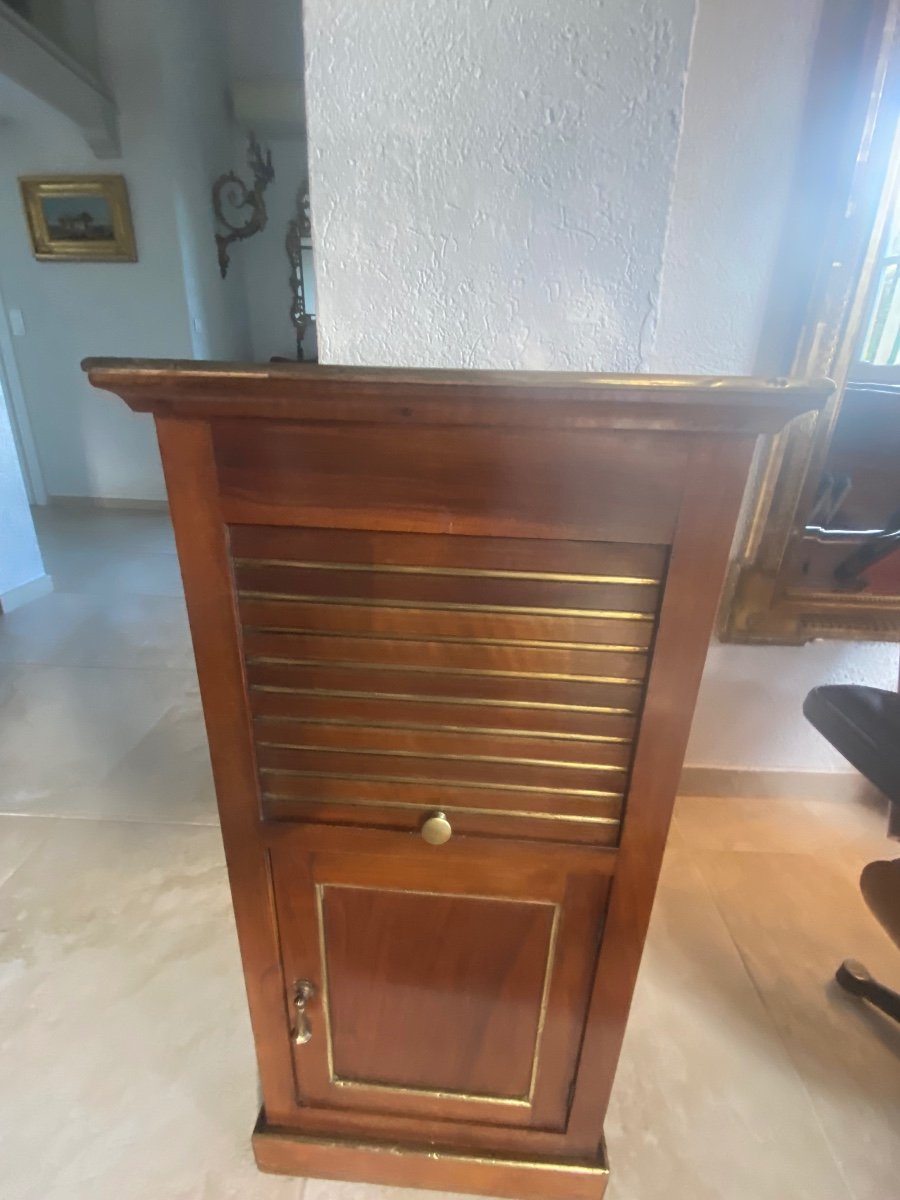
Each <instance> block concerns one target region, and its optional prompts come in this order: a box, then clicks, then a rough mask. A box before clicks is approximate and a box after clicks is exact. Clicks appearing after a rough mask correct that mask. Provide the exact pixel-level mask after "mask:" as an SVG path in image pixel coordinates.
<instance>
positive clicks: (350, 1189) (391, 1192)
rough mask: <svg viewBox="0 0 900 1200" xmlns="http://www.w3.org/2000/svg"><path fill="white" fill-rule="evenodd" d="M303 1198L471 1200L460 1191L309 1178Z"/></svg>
mask: <svg viewBox="0 0 900 1200" xmlns="http://www.w3.org/2000/svg"><path fill="white" fill-rule="evenodd" d="M303 1200H471V1198H470V1197H468V1196H466V1197H464V1196H462V1195H460V1193H458V1192H439V1191H431V1190H427V1189H425V1188H399V1187H383V1186H382V1185H381V1184H373V1183H346V1182H342V1181H338V1180H334V1179H308V1180H307V1181H306V1190H305V1191H304V1193H303Z"/></svg>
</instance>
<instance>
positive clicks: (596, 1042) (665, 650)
mask: <svg viewBox="0 0 900 1200" xmlns="http://www.w3.org/2000/svg"><path fill="white" fill-rule="evenodd" d="M753 447H754V439H753V438H749V437H748V438H740V439H729V440H727V441H725V440H723V439H718V438H713V437H703V438H697V439H696V441H695V442H694V445H693V449H692V452H691V457H690V460H689V462H688V470H687V475H686V481H685V489H684V494H683V497H682V502H681V506H680V510H679V514H678V525H677V529H676V535H675V541H674V544H673V546H672V555H671V559H670V565H669V575H668V580H667V586H666V590H665V593H664V596H663V603H662V609H661V612H660V620H659V626H658V629H657V635H656V644H655V648H654V654H653V662H652V666H651V669H650V677H649V681H648V686H647V695H646V700H645V704H644V711H643V714H642V719H641V724H640V729H639V733H638V740H637V745H636V750H635V758H634V764H633V767H632V777H631V789H630V792H629V796H628V802H627V805H626V811H625V816H624V821H623V828H622V837H621V840H620V848H619V854H618V859H617V863H616V872H615V875H614V878H613V883H612V889H611V894H610V902H609V910H608V914H607V922H606V930H605V933H604V938H603V943H602V946H601V950H600V958H599V961H598V965H597V975H596V980H595V984H594V992H593V996H592V999H591V1006H590V1009H589V1013H588V1021H587V1026H586V1030H585V1039H584V1043H583V1046H582V1055H581V1060H580V1064H579V1074H578V1083H577V1086H576V1091H575V1096H574V1101H573V1105H572V1110H571V1116H570V1121H569V1129H568V1132H569V1137H570V1145H571V1146H572V1147H573V1149H578V1148H582V1149H584V1150H588V1149H589V1148H590V1147H594V1148H596V1146H597V1145H598V1144H599V1141H600V1138H601V1131H602V1127H603V1118H604V1116H605V1114H606V1109H607V1105H608V1104H609V1095H610V1091H611V1089H612V1084H613V1078H614V1075H615V1069H616V1064H617V1062H618V1058H619V1053H620V1051H621V1048H622V1039H623V1037H624V1034H625V1023H626V1020H627V1018H628V1011H629V1008H630V1006H631V997H632V992H633V991H634V985H635V982H636V980H637V973H638V967H639V966H640V961H641V954H642V952H643V948H644V940H645V938H646V936H647V927H648V924H649V921H650V912H651V909H652V907H653V899H654V896H655V894H656V884H657V880H658V878H659V871H660V867H661V865H662V857H663V851H664V850H665V845H666V837H667V835H668V830H669V823H670V820H671V816H672V807H673V805H674V802H675V792H676V789H677V787H678V779H679V775H680V772H681V766H682V762H683V760H684V753H685V749H686V747H687V739H688V734H689V732H690V727H691V720H692V717H693V712H694V704H695V701H696V698H697V691H698V688H699V686H700V676H701V674H702V672H703V664H704V661H705V656H706V649H707V646H708V643H709V638H710V634H711V632H712V626H713V621H714V619H715V613H716V607H717V604H718V600H719V593H720V591H721V588H722V583H723V580H724V576H725V570H726V567H727V564H728V552H729V549H730V547H731V542H732V538H733V535H734V528H735V525H736V523H737V517H738V511H739V509H740V504H741V500H742V498H743V494H744V488H745V485H746V480H747V473H748V471H749V467H750V460H751V456H752V453H753Z"/></svg>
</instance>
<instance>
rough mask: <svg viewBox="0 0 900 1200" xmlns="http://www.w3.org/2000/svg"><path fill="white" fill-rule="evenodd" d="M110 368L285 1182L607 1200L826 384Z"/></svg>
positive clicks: (268, 1163)
mask: <svg viewBox="0 0 900 1200" xmlns="http://www.w3.org/2000/svg"><path fill="white" fill-rule="evenodd" d="M86 368H87V370H88V372H89V374H90V378H91V380H92V381H93V382H94V383H95V384H96V385H97V386H98V387H102V388H107V389H109V390H111V391H114V392H117V393H118V394H119V395H121V396H122V397H123V398H124V399H125V400H126V401H127V402H128V403H129V405H130V406H131V407H132V408H133V409H135V410H137V411H142V412H148V411H149V412H152V413H153V414H154V415H155V417H156V424H157V429H158V434H159V442H160V447H161V449H162V457H163V464H164V467H165V473H166V480H167V484H168V489H169V498H170V502H171V509H172V517H173V520H174V524H175V534H176V539H177V544H178V553H179V557H180V560H181V568H182V574H183V576H184V583H185V590H186V593H187V602H188V609H189V614H190V621H191V629H192V632H193V639H194V647H195V651H196V656H197V666H198V670H199V675H200V687H201V692H202V697H203V705H204V711H205V715H206V723H207V729H208V733H209V741H210V749H211V754H212V761H213V769H214V772H215V778H216V788H217V792H218V799H219V807H220V810H221V818H222V832H223V836H224V840H225V848H226V853H227V859H228V868H229V873H230V879H231V887H232V891H233V895H234V908H235V914H236V918H237V925H238V931H239V935H240V943H241V950H242V954H243V961H244V970H245V974H246V981H247V990H248V994H249V1000H250V1010H251V1016H252V1021H253V1029H254V1034H255V1038H256V1046H257V1053H258V1059H259V1069H260V1076H261V1080H262V1092H263V1100H264V1108H263V1111H262V1113H261V1115H260V1119H259V1123H258V1125H257V1128H256V1132H255V1134H254V1138H253V1142H254V1148H255V1152H256V1157H257V1161H258V1163H259V1165H260V1166H261V1167H262V1169H263V1170H267V1171H277V1172H286V1173H295V1174H301V1175H303V1174H310V1175H321V1176H325V1177H338V1178H347V1179H362V1180H373V1181H381V1182H388V1183H397V1184H411V1185H424V1186H430V1187H439V1188H445V1189H449V1190H453V1191H456V1190H459V1191H474V1192H484V1193H487V1194H493V1195H498V1196H499V1195H504V1196H511V1197H517V1196H522V1197H530V1196H534V1197H553V1196H559V1197H562V1196H565V1197H567V1198H572V1197H598V1196H600V1195H601V1194H602V1192H603V1190H604V1186H605V1182H606V1174H607V1168H606V1156H605V1150H604V1146H603V1134H602V1130H603V1117H604V1113H605V1111H606V1107H607V1101H608V1099H609V1094H610V1089H611V1087H612V1081H613V1074H614V1071H615V1066H616V1060H617V1058H618V1055H619V1049H620V1046H621V1043H622V1036H623V1033H624V1029H625V1020H626V1016H627V1013H628V1007H629V1003H630V1000H631V993H632V989H633V987H634V982H635V977H636V975H637V970H638V964H639V962H640V956H641V949H642V946H643V942H644V937H645V934H646V930H647V923H648V920H649V917H650V908H651V905H652V902H653V895H654V891H655V888H656V881H657V875H658V872H659V867H660V861H661V858H662V853H663V848H664V845H665V840H666V832H667V829H668V825H669V818H670V814H671V810H672V802H673V798H674V794H675V788H676V785H677V782H678V775H679V770H680V767H681V762H682V757H683V754H684V748H685V742H686V739H687V735H688V729H689V726H690V721H691V712H692V708H693V704H694V698H695V694H696V691H697V686H698V682H699V679H700V673H701V670H702V667H703V661H704V655H705V652H706V646H707V641H708V638H709V634H710V629H711V626H712V622H713V616H714V613H715V609H716V603H717V599H718V595H719V589H720V586H721V583H722V578H723V574H724V571H725V567H726V562H727V559H728V551H729V547H730V545H731V540H732V536H733V533H734V528H735V522H736V520H737V516H738V509H739V507H740V504H741V498H742V495H743V491H744V486H745V480H746V477H747V473H748V468H749V465H750V461H751V456H752V453H753V449H754V444H755V440H756V437H757V435H758V434H759V433H761V432H772V431H775V430H777V429H779V428H780V427H781V426H782V425H783V424H784V423H785V421H786V420H788V419H790V418H791V417H792V416H794V415H796V414H799V413H802V412H805V411H808V410H809V409H812V408H818V407H820V406H821V404H822V403H823V401H824V399H825V397H826V396H827V394H828V392H829V386H828V385H827V384H811V385H807V384H802V383H785V382H783V381H782V382H779V383H772V384H764V383H760V382H754V381H752V380H688V379H683V380H678V379H666V380H661V379H655V378H652V377H643V378H615V377H608V378H605V377H599V376H584V375H535V374H521V375H519V374H499V373H480V372H443V371H435V372H411V371H410V372H404V371H385V370H351V369H343V368H304V367H297V366H281V365H273V366H265V367H237V366H216V365H203V364H189V363H152V362H148V363H140V362H127V361H118V360H91V361H89V362H88V363H87V364H86ZM223 1052H225V1051H224V1050H223Z"/></svg>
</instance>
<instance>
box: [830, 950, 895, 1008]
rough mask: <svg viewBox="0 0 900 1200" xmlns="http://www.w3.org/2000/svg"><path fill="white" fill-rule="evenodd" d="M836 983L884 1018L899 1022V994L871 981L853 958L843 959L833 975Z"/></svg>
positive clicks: (863, 968) (873, 980)
mask: <svg viewBox="0 0 900 1200" xmlns="http://www.w3.org/2000/svg"><path fill="white" fill-rule="evenodd" d="M834 977H835V979H836V980H837V982H838V983H839V984H840V986H841V987H842V988H843V989H844V991H845V992H849V993H850V995H851V996H858V997H859V998H860V1000H867V1001H868V1002H869V1004H871V1005H872V1006H873V1008H877V1009H879V1010H880V1011H881V1012H883V1013H885V1015H886V1016H888V1017H892V1018H893V1019H894V1020H895V1021H900V992H895V991H893V990H892V989H891V988H889V987H885V986H884V984H883V983H879V982H878V980H877V979H873V978H872V976H871V975H870V974H869V972H868V971H867V970H866V968H865V967H864V966H863V965H862V963H861V962H857V961H856V959H855V958H847V959H845V960H844V961H843V962H842V963H841V965H840V966H839V967H838V969H837V971H836V972H835V975H834Z"/></svg>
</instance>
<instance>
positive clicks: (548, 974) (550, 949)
mask: <svg viewBox="0 0 900 1200" xmlns="http://www.w3.org/2000/svg"><path fill="white" fill-rule="evenodd" d="M559 916H560V913H559V905H558V904H554V906H553V924H552V925H551V926H550V942H549V944H548V946H547V964H546V966H545V967H544V986H543V988H542V989H541V1007H540V1011H539V1012H538V1024H537V1030H536V1032H535V1035H534V1053H533V1054H532V1056H531V1080H530V1082H529V1085H528V1101H529V1103H530V1104H533V1103H534V1091H535V1088H536V1087H537V1077H538V1065H539V1061H540V1054H541V1042H542V1041H543V1038H544V1026H545V1025H546V1023H547V1007H548V1005H549V1003H550V984H551V982H552V979H553V967H554V964H555V962H556V941H557V937H558V936H559Z"/></svg>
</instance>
